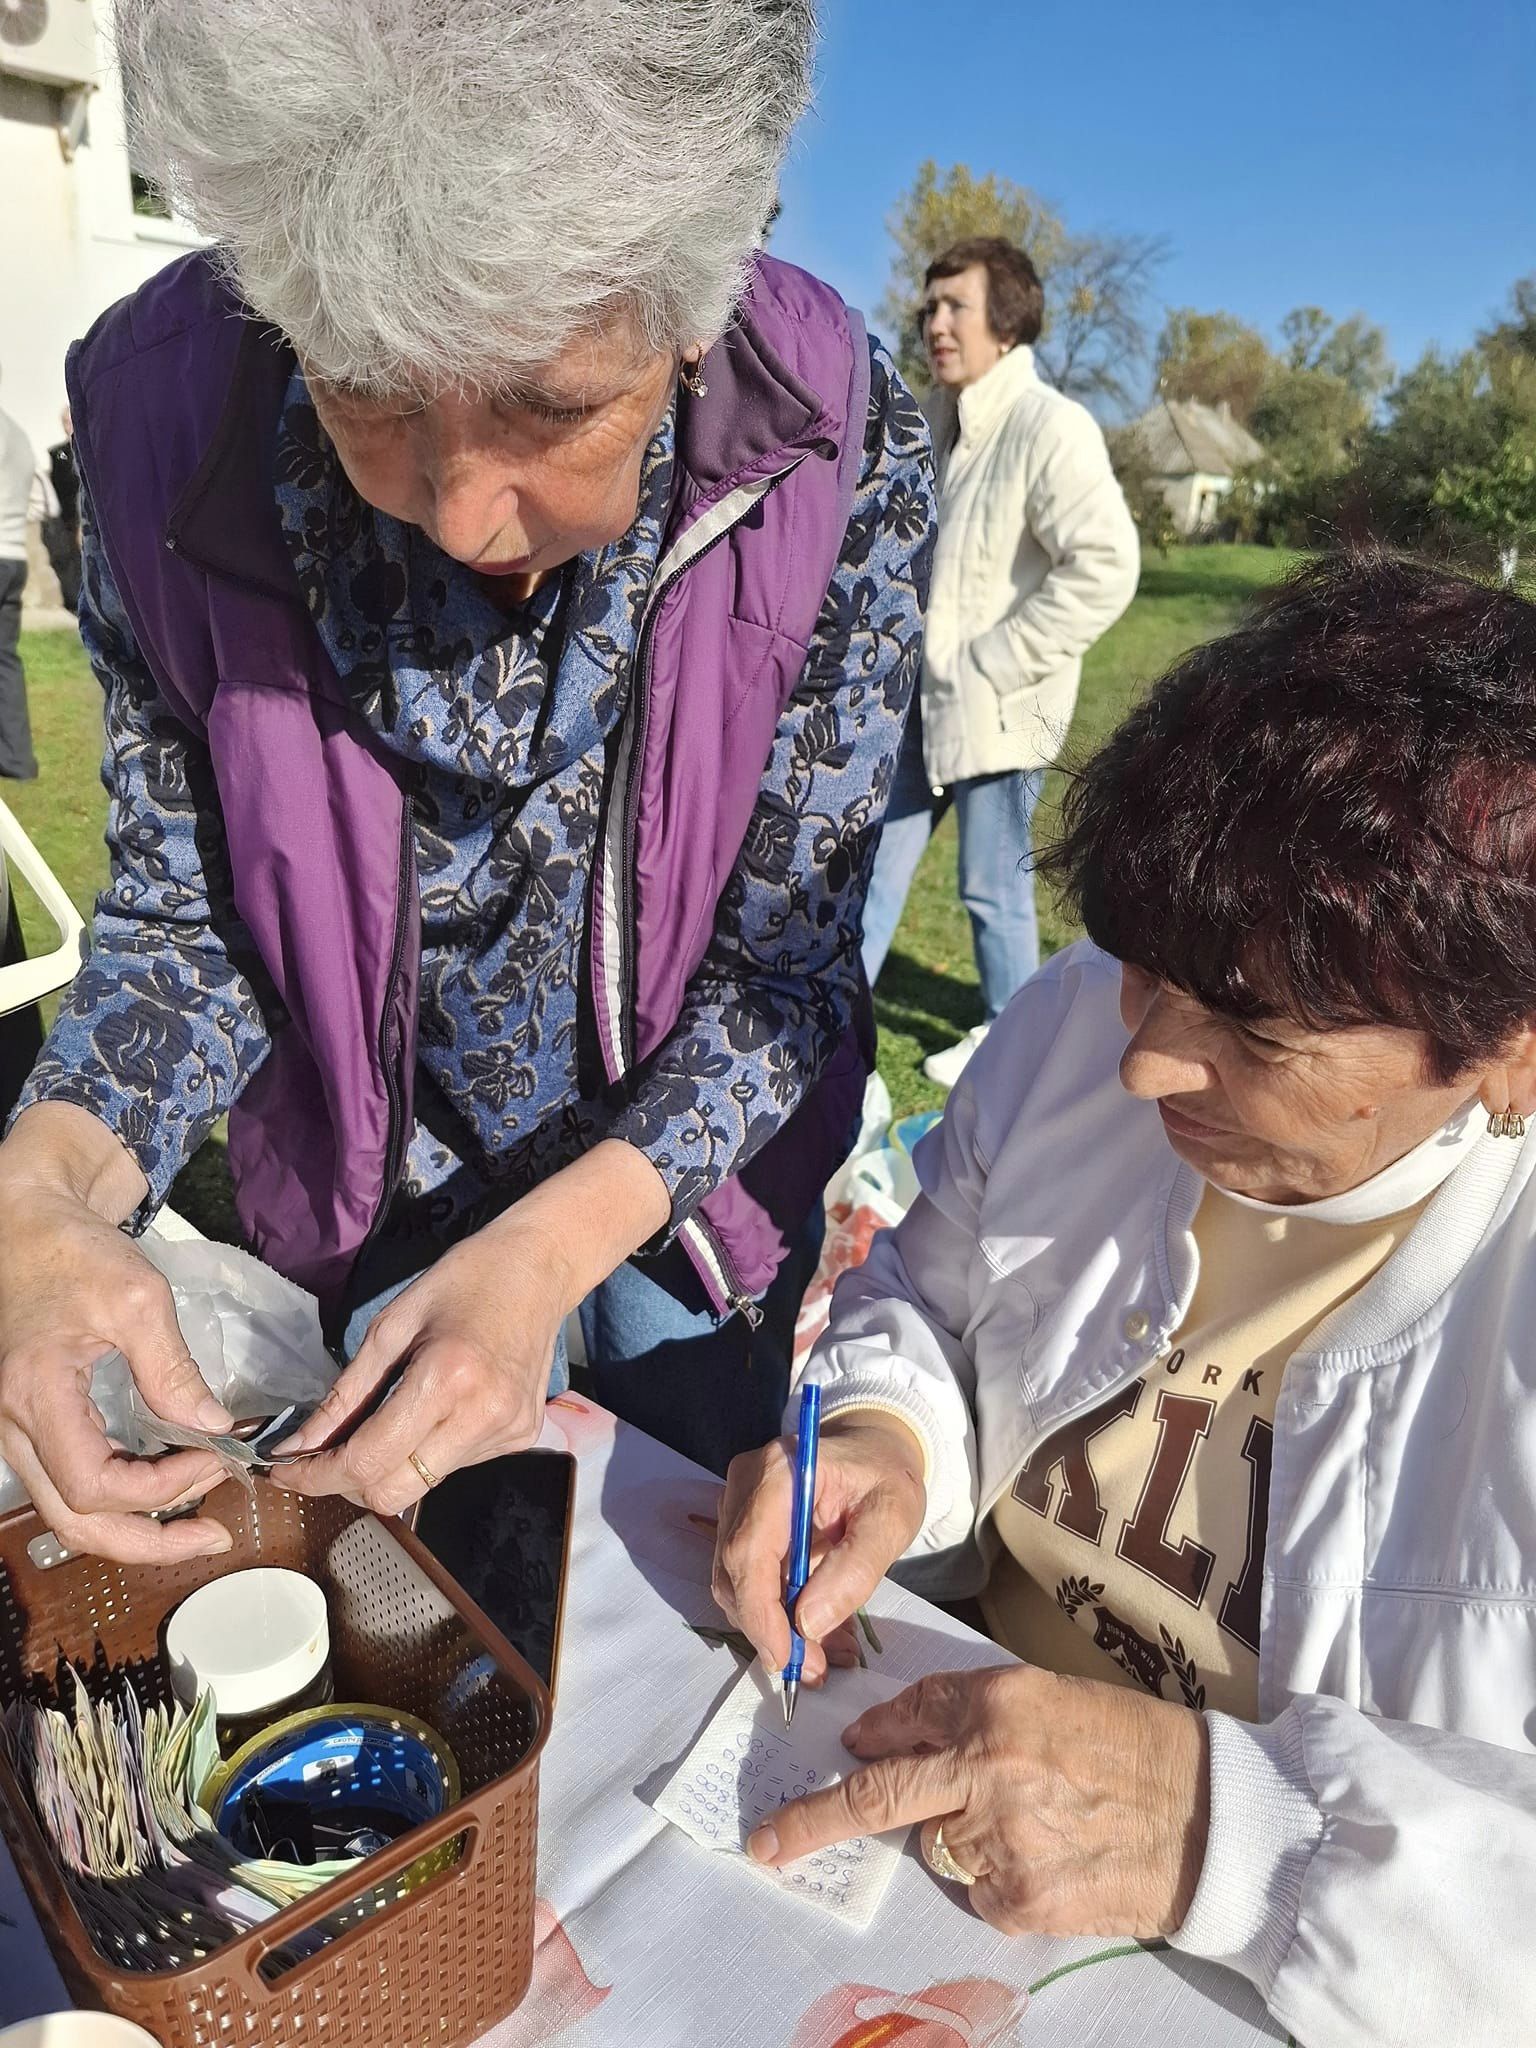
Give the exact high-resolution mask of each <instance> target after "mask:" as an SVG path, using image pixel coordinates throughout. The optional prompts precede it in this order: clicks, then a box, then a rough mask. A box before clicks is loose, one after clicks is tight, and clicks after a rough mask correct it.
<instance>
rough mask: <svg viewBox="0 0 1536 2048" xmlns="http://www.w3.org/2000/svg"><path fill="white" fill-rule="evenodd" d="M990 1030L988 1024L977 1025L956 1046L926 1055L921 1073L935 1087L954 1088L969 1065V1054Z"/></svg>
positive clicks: (948, 1046)
mask: <svg viewBox="0 0 1536 2048" xmlns="http://www.w3.org/2000/svg"><path fill="white" fill-rule="evenodd" d="M991 1028H992V1027H991V1025H990V1024H978V1025H977V1026H976V1029H975V1030H974V1031H967V1033H966V1034H965V1036H964V1038H962V1039H961V1041H960V1043H959V1044H958V1045H947V1046H945V1048H944V1050H943V1051H942V1052H935V1053H930V1054H929V1055H928V1057H927V1059H925V1060H924V1061H923V1072H924V1073H925V1074H926V1075H927V1076H928V1078H929V1080H930V1081H932V1082H933V1084H934V1086H935V1087H937V1088H953V1087H954V1085H955V1083H956V1082H957V1081H958V1080H959V1078H960V1076H961V1075H962V1074H963V1073H964V1072H965V1070H966V1067H967V1066H968V1065H969V1063H970V1058H971V1054H972V1053H973V1052H975V1050H976V1048H977V1047H978V1046H979V1045H980V1044H981V1041H982V1040H983V1039H984V1038H985V1037H986V1035H987V1033H988V1032H989V1031H990V1030H991Z"/></svg>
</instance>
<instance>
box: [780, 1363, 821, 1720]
mask: <svg viewBox="0 0 1536 2048" xmlns="http://www.w3.org/2000/svg"><path fill="white" fill-rule="evenodd" d="M820 1438H821V1388H820V1387H819V1386H818V1385H817V1383H816V1382H815V1381H814V1380H807V1381H806V1383H805V1385H804V1386H803V1387H802V1388H801V1389H800V1428H799V1431H798V1433H797V1435H796V1438H795V1491H794V1496H793V1500H792V1504H791V1508H790V1525H789V1580H788V1583H787V1584H786V1586H785V1588H784V1609H785V1612H786V1613H787V1614H788V1616H789V1662H788V1663H787V1664H786V1665H785V1666H784V1726H785V1727H786V1728H787V1727H788V1726H789V1724H790V1722H791V1721H793V1720H794V1718H795V1701H796V1700H797V1699H798V1698H799V1697H800V1677H801V1673H802V1672H803V1670H804V1668H805V1638H804V1637H803V1636H802V1635H801V1634H800V1631H799V1630H798V1629H797V1628H796V1627H795V1602H796V1601H797V1600H798V1599H799V1598H800V1595H801V1594H802V1593H803V1592H804V1591H805V1582H806V1580H807V1579H808V1578H809V1577H810V1576H811V1511H812V1509H813V1508H814V1507H815V1505H816V1451H817V1446H818V1444H819V1442H820Z"/></svg>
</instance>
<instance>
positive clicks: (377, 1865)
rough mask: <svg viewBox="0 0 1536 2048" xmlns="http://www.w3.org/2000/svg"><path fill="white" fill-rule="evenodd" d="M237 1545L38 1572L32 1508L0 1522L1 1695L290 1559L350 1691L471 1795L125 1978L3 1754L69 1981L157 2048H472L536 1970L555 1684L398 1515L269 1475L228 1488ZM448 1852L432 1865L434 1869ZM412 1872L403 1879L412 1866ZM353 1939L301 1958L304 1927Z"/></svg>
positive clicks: (11, 1827)
mask: <svg viewBox="0 0 1536 2048" xmlns="http://www.w3.org/2000/svg"><path fill="white" fill-rule="evenodd" d="M219 1514H220V1518H221V1519H222V1520H224V1521H225V1522H226V1523H227V1524H228V1526H229V1529H230V1533H231V1534H232V1536H233V1537H234V1548H233V1550H232V1551H230V1552H229V1554H228V1556H227V1557H221V1558H219V1559H218V1560H217V1561H210V1560H208V1559H206V1558H205V1559H202V1560H200V1561H198V1562H195V1563H191V1564H186V1565H174V1566H168V1567H160V1566H145V1565H116V1564H110V1563H107V1562H106V1561H104V1560H103V1559H100V1558H90V1557H80V1558H75V1559H72V1560H71V1561H69V1562H68V1563H65V1564H61V1565H56V1566H54V1567H53V1568H51V1569H50V1570H46V1571H40V1570H38V1569H37V1568H36V1567H35V1566H34V1565H33V1564H32V1563H31V1561H30V1560H29V1558H28V1556H27V1543H28V1541H29V1540H30V1539H31V1538H32V1537H33V1536H35V1535H36V1534H37V1533H38V1531H39V1529H40V1527H41V1526H42V1525H41V1524H40V1523H39V1521H38V1518H37V1516H36V1515H35V1514H34V1513H33V1512H32V1511H31V1510H30V1509H24V1510H21V1511H20V1512H18V1513H15V1514H11V1515H7V1516H5V1517H4V1518H3V1519H0V1698H3V1699H4V1700H5V1701H6V1702H7V1703H9V1701H10V1700H12V1699H14V1698H16V1697H17V1696H18V1695H20V1694H21V1693H23V1692H24V1691H25V1690H26V1689H27V1688H28V1685H29V1681H31V1680H32V1679H34V1678H35V1677H37V1676H41V1677H43V1678H45V1679H51V1678H52V1677H53V1675H54V1673H55V1670H56V1668H57V1663H58V1659H59V1657H60V1656H61V1655H62V1656H64V1657H67V1658H69V1659H71V1660H72V1661H74V1662H76V1663H79V1664H81V1665H84V1666H86V1667H91V1666H96V1667H97V1668H98V1669H99V1668H101V1667H102V1666H103V1664H106V1665H115V1664H120V1663H128V1664H130V1665H132V1664H134V1663H135V1662H137V1661H138V1660H153V1659H156V1658H157V1656H158V1652H159V1636H160V1630H161V1626H162V1624H163V1622H164V1620H165V1617H166V1616H167V1614H168V1613H169V1612H170V1610H171V1609H172V1608H173V1607H175V1606H176V1604H177V1603H178V1601H180V1600H181V1599H183V1598H184V1597H185V1595H186V1594H188V1593H190V1592H192V1591H193V1590H194V1588H196V1587H197V1586H200V1585H203V1584H206V1583H207V1581H208V1580H210V1579H213V1578H218V1577H221V1576H223V1574H224V1573H226V1572H230V1571H239V1570H242V1569H244V1568H245V1567H247V1566H250V1565H257V1564H263V1565H286V1566H288V1567H290V1568H291V1569H293V1570H295V1571H301V1572H306V1573H308V1575H309V1576H310V1577H311V1578H313V1579H314V1580H315V1582H316V1583H317V1584H318V1585H319V1586H321V1587H322V1588H323V1589H324V1591H325V1595H326V1599H327V1602H328V1604H329V1607H330V1619H331V1656H332V1664H333V1668H334V1671H335V1677H336V1693H337V1697H338V1698H340V1699H353V1700H370V1701H376V1702H378V1703H379V1704H381V1705H387V1706H393V1707H400V1708H403V1709H405V1710H406V1711H407V1712H409V1713H412V1714H416V1715H418V1716H419V1717H420V1718H421V1719H422V1720H423V1721H426V1722H429V1723H430V1724H431V1726H432V1727H434V1728H436V1729H437V1730H438V1731H439V1732H440V1733H441V1735H442V1736H443V1738H444V1740H445V1741H446V1742H447V1744H448V1746H449V1748H450V1749H451V1750H452V1751H453V1754H454V1756H455V1758H456V1759H457V1762H458V1766H459V1770H460V1773H461V1775H462V1780H463V1791H462V1796H461V1798H460V1799H459V1801H458V1803H457V1804H456V1805H454V1806H452V1807H450V1808H449V1809H448V1810H447V1812H445V1813H443V1814H441V1815H440V1816H439V1817H438V1818H437V1819H436V1820H433V1821H430V1822H428V1823H427V1824H426V1825H425V1826H423V1827H419V1828H416V1829H413V1830H412V1832H411V1833H410V1834H408V1835H405V1836H402V1837H401V1838H400V1840H398V1841H396V1842H393V1843H391V1844H390V1846H389V1847H388V1848H387V1849H384V1850H381V1851H380V1852H379V1853H378V1854H377V1855H375V1856H370V1857H368V1858H366V1859H364V1860H363V1861H362V1862H360V1863H359V1864H358V1866H357V1876H356V1877H355V1878H354V1877H352V1876H350V1875H349V1876H347V1877H345V1878H338V1879H337V1880H336V1881H335V1882H333V1883H332V1884H329V1885H327V1886H325V1887H324V1889H323V1890H320V1891H317V1892H314V1893H312V1894H311V1895H310V1897H308V1898H307V1899H304V1900H301V1901H300V1902H299V1903H298V1904H296V1905H293V1906H289V1907H287V1908H285V1910H284V1911H283V1912H281V1913H279V1914H277V1915H275V1916H274V1918H272V1919H271V1920H268V1921H266V1922H264V1923H263V1925H262V1926H261V1927H259V1928H257V1929H255V1930H254V1931H253V1932H251V1933H248V1934H242V1935H237V1936H235V1937H234V1938H233V1939H232V1940H231V1941H230V1942H228V1943H227V1944H226V1945H225V1946H224V1947H222V1948H220V1949H218V1950H217V1951H216V1952H215V1953H213V1954H212V1955H209V1956H207V1957H205V1958H203V1959H202V1960H201V1961H199V1962H196V1963H193V1964H191V1965H189V1966H188V1967H186V1968H184V1969H179V1970H163V1971H155V1972H146V1973H143V1974H134V1973H129V1972H121V1971H119V1970H117V1969H116V1968H115V1967H114V1966H113V1965H112V1964H111V1963H109V1962H107V1961H105V1960H104V1959H103V1958H102V1957H101V1956H100V1955H99V1954H98V1952H97V1950H96V1948H95V1946H94V1945H93V1943H92V1942H91V1939H90V1936H89V1935H88V1934H87V1932H86V1930H85V1927H84V1925H83V1924H82V1922H81V1920H80V1918H79V1915H78V1914H77V1913H76V1911H75V1908H74V1906H73V1904H72V1903H71V1901H70V1898H69V1895H68V1892H67V1891H66V1889H65V1886H64V1884H63V1881H62V1879H61V1877H60V1874H59V1871H58V1869H57V1867H56V1865H55V1864H54V1861H53V1858H52V1856H51V1853H50V1851H49V1849H48V1847H47V1845H46V1843H45V1841H44V1839H43V1835H42V1832H41V1830H40V1828H39V1827H38V1824H37V1821H36V1819H35V1817H34V1816H33V1812H32V1809H31V1806H30V1805H29V1804H28V1802H27V1799H26V1797H25V1795H24V1794H23V1792H22V1790H21V1788H20V1786H19V1785H18V1783H17V1780H16V1778H15V1775H14V1773H13V1772H12V1770H11V1769H10V1766H9V1764H8V1763H7V1762H6V1761H5V1759H4V1757H3V1756H0V1827H3V1829H4V1832H5V1836H6V1839H7V1841H8V1842H9V1843H10V1846H11V1850H12V1853H13V1854H14V1856H15V1858H16V1862H17V1865H18V1867H19V1869H20V1871H21V1873H22V1876H23V1878H24V1879H25V1881H26V1884H27V1887H28V1890H29V1891H30V1892H31V1895H32V1899H33V1903H34V1904H35V1906H36V1908H37V1912H38V1917H39V1919H40V1921H41V1922H42V1926H43V1930H44V1932H45V1934H46V1935H47V1937H48V1941H49V1944H50V1946H51V1947H52V1949H53V1953H54V1956H55V1958H56V1959H57V1961H58V1964H59V1968H60V1971H61V1973H62V1975H63V1977H64V1981H65V1983H66V1984H67V1985H68V1986H69V1988H70V1992H71V1994H72V1996H73V1997H74V1998H75V1999H76V2000H77V2001H78V2002H79V2003H81V2004H82V2005H93V2006H104V2007H105V2008H106V2009H107V2010H108V2011H109V2012H116V2013H121V2014H122V2015H123V2016H124V2018H126V2019H131V2020H136V2021H137V2022H138V2023H139V2025H140V2026H141V2027H145V2028H147V2029H148V2031H149V2032H150V2033H151V2034H153V2035H154V2036H155V2038H156V2040H158V2041H160V2042H161V2043H162V2044H163V2048H263V2044H266V2043H271V2044H273V2048H276V2044H279V2043H281V2044H283V2048H326V2044H331V2048H364V2044H367V2048H460V2044H462V2043H467V2042H471V2041H474V2040H477V2039H478V2038H479V2036H480V2035H482V2034H483V2033H485V2032H486V2030H487V2029H488V2028H490V2027H492V2026H494V2025H495V2023H496V2022H497V2021H498V2020H499V2019H501V2018H503V2017H504V2016H505V2015H506V2014H507V2013H509V2012H511V2011H512V2009H513V2008H514V2007H515V2006H516V2005H517V2003H518V2002H519V2000H520V1999H521V1998H522V1996H523V1994H524V1993H525V1992H526V1990H527V1988H528V1980H529V1977H530V1975H531V1973H532V1968H533V1907H534V1852H535V1844H536V1839H537V1833H538V1786H539V1766H538V1759H539V1752H540V1750H541V1749H542V1747H543V1744H544V1739H545V1736H546V1734H547V1733H548V1728H549V1699H548V1696H547V1694H546V1692H545V1690H544V1687H543V1686H542V1685H541V1684H540V1683H539V1681H538V1679H537V1678H536V1677H535V1676H534V1674H533V1673H532V1672H531V1671H530V1670H529V1669H528V1667H527V1665H526V1664H524V1663H523V1661H522V1659H521V1658H520V1657H519V1656H518V1655H517V1653H516V1651H515V1650H514V1649H513V1648H512V1647H511V1645H510V1644H509V1643H508V1642H507V1641H506V1640H505V1638H504V1637H503V1636H502V1635H501V1634H500V1633H499V1631H498V1630H497V1629H496V1628H495V1626H494V1625H493V1623H491V1622H490V1621H489V1620H488V1619H487V1618H486V1616H485V1615H484V1614H483V1613H481V1611H480V1609H479V1608H478V1607H476V1606H475V1604H474V1602H473V1601H472V1600H470V1598H469V1597H468V1595H467V1594H466V1593H464V1592H463V1590H462V1589H461V1588H460V1587H459V1586H457V1585H456V1584H455V1583H454V1581H453V1580H452V1579H451V1578H449V1576H448V1574H447V1573H446V1572H445V1571H444V1570H443V1569H442V1567H441V1566H440V1565H439V1564H438V1563H437V1562H436V1560H435V1559H434V1558H433V1557H432V1555H431V1553H430V1552H429V1551H427V1550H426V1549H424V1548H423V1546H422V1545H421V1544H420V1543H418V1542H417V1540H416V1538H415V1537H414V1536H412V1535H411V1534H409V1533H408V1532H407V1531H406V1530H405V1529H404V1528H402V1527H401V1526H400V1524H398V1523H388V1524H386V1523H384V1522H381V1521H379V1520H377V1519H376V1518H375V1517H374V1516H372V1515H368V1514H364V1513H362V1512H360V1511H359V1510H358V1509H356V1508H354V1507H352V1506H350V1505H349V1504H348V1503H347V1502H345V1501H340V1500H331V1499H328V1500H309V1499H305V1498H304V1497H302V1496H301V1495H298V1494H290V1493H284V1492H282V1491H281V1489H279V1488H277V1487H275V1486H271V1485H269V1484H268V1483H266V1482H265V1481H259V1482H258V1484H257V1489H256V1494H255V1497H254V1499H251V1500H246V1499H245V1498H244V1497H243V1496H242V1495H241V1493H240V1489H239V1488H237V1487H234V1486H231V1487H229V1488H227V1489H226V1490H225V1491H224V1492H223V1493H221V1494H220V1496H219ZM434 1850H437V1851H439V1852H441V1853H440V1854H439V1855H438V1856H434V1857H432V1859H431V1862H430V1864H428V1865H427V1868H428V1869H430V1870H432V1871H433V1873H434V1874H432V1875H430V1876H429V1877H427V1879H426V1881H425V1882H424V1883H417V1882H416V1881H415V1880H416V1879H418V1878H419V1877H420V1875H421V1871H422V1867H423V1859H424V1858H425V1857H427V1855H428V1853H429V1852H431V1851H434ZM412 1871H414V1876H413V1878H412V1879H411V1880H410V1883H411V1888H410V1889H409V1890H406V1889H404V1888H403V1887H404V1884H405V1882H406V1881H407V1878H406V1874H407V1873H408V1872H412ZM338 1926H342V1927H344V1931H342V1932H340V1933H338V1934H337V1935H336V1936H335V1938H333V1939H330V1940H328V1942H327V1944H326V1946H324V1947H323V1948H321V1949H319V1951H318V1952H317V1953H313V1954H309V1955H307V1956H306V1957H305V1959H303V1960H300V1961H294V1960H292V1957H293V1953H294V1950H295V1948H300V1949H302V1947H303V1941H302V1937H304V1936H305V1935H306V1934H308V1935H310V1937H311V1939H312V1940H313V1937H314V1934H315V1932H316V1930H317V1929H318V1930H322V1931H324V1932H326V1933H329V1932H330V1931H331V1930H332V1929H334V1928H336V1927H338Z"/></svg>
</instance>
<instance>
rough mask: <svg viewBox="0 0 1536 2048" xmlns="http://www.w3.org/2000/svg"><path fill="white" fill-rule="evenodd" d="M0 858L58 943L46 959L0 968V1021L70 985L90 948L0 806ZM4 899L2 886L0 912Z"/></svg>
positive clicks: (70, 909)
mask: <svg viewBox="0 0 1536 2048" xmlns="http://www.w3.org/2000/svg"><path fill="white" fill-rule="evenodd" d="M0 853H3V854H4V856H5V863H6V867H7V868H8V869H10V870H12V871H13V872H14V873H16V874H18V875H20V876H21V878H22V880H23V881H24V882H26V883H27V884H28V885H29V887H30V888H31V890H32V892H33V894H34V895H35V896H36V897H37V900H38V902H39V903H41V904H42V906H43V908H44V910H46V911H47V913H48V915H49V916H50V917H51V918H52V919H53V921H54V923H55V924H56V925H57V926H58V931H59V943H58V945H57V946H56V947H55V948H54V950H53V951H52V952H51V953H43V954H40V955H39V957H38V958H37V959H35V960H15V961H13V962H12V963H11V965H10V966H9V967H0V1017H5V1016H9V1015H10V1013H11V1011H13V1010H24V1009H25V1008H26V1007H27V1005H28V1004H29V1003H36V1002H40V1001H41V999H42V998H43V997H44V996H51V995H52V994H53V993H54V992H55V990H57V989H61V988H64V987H66V986H67V984H68V983H70V982H72V981H73V980H74V978H75V975H76V973H77V972H78V971H79V967H80V963H81V961H82V960H83V959H84V958H85V956H86V953H87V951H88V950H89V945H90V942H89V939H88V937H87V935H86V929H85V920H84V919H83V918H82V917H81V915H80V913H79V911H78V910H76V908H75V906H74V904H73V903H71V902H70V900H69V898H68V897H67V896H66V895H65V893H64V891H63V889H62V887H61V886H60V884H59V881H58V878H57V877H56V876H55V874H54V872H53V870H52V868H50V867H49V865H48V863H47V862H46V861H45V860H44V859H43V856H42V855H41V854H40V853H39V852H38V850H37V848H36V847H35V846H34V845H33V844H32V842H31V840H30V839H29V838H28V837H27V835H26V833H25V832H23V831H22V829H21V827H20V825H19V824H17V822H16V819H15V818H14V817H13V816H12V814H11V811H10V810H9V808H8V807H7V806H6V805H5V804H4V803H0ZM6 894H8V885H7V889H6V890H5V891H4V892H0V906H3V904H4V902H5V896H6Z"/></svg>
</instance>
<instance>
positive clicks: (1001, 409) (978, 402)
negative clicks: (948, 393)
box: [959, 341, 1040, 441]
mask: <svg viewBox="0 0 1536 2048" xmlns="http://www.w3.org/2000/svg"><path fill="white" fill-rule="evenodd" d="M1039 381H1040V377H1039V372H1038V371H1037V370H1036V368H1035V352H1034V350H1033V349H1032V348H1031V347H1030V346H1029V344H1028V343H1027V342H1023V341H1020V342H1016V343H1015V344H1014V346H1013V347H1012V348H1011V349H1009V351H1008V353H1007V355H1005V356H1004V357H1003V359H1002V361H1001V362H1000V363H994V364H993V366H992V368H991V369H990V370H988V372H987V374H986V375H985V377H978V378H977V380H976V382H975V383H974V384H968V385H967V386H966V388H965V390H964V391H962V392H961V393H960V405H959V411H960V435H961V438H962V439H963V440H966V441H972V440H975V439H976V437H977V436H978V435H985V434H989V433H990V432H991V431H992V429H993V428H994V427H996V426H998V425H999V424H1000V423H1001V421H1002V419H1003V417H1004V415H1005V414H1006V413H1008V412H1009V411H1011V410H1012V408H1013V406H1014V405H1015V403H1016V402H1017V400H1018V398H1019V396H1020V394H1021V393H1022V392H1023V391H1024V390H1025V389H1026V388H1027V387H1028V386H1029V385H1031V384H1038V383H1039Z"/></svg>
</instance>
